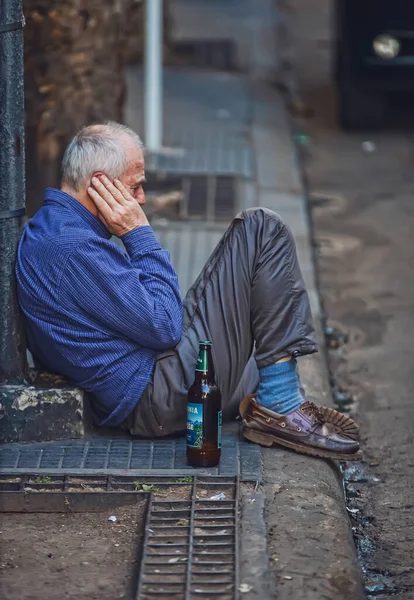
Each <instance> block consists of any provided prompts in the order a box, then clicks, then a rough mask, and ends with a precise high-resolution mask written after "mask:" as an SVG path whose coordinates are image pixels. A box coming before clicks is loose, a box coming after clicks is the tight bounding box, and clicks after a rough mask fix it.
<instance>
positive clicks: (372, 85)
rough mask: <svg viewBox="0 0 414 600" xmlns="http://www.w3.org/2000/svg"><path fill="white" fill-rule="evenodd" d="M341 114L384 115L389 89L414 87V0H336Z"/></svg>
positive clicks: (352, 121)
mask: <svg viewBox="0 0 414 600" xmlns="http://www.w3.org/2000/svg"><path fill="white" fill-rule="evenodd" d="M334 39H335V49H334V51H335V71H336V81H337V85H338V102H339V120H340V124H341V125H342V127H344V128H345V129H360V128H365V127H375V126H377V125H380V124H381V122H382V121H383V119H384V117H385V115H386V110H387V104H388V95H389V93H390V92H394V91H395V92H401V91H406V90H411V91H414V0H334Z"/></svg>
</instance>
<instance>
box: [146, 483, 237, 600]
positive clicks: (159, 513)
mask: <svg viewBox="0 0 414 600" xmlns="http://www.w3.org/2000/svg"><path fill="white" fill-rule="evenodd" d="M238 492H239V486H238V481H237V479H225V480H224V479H221V480H216V481H214V479H212V478H204V479H203V478H196V477H195V478H194V481H193V487H192V494H191V499H190V500H183V501H180V500H177V501H172V502H165V501H163V502H160V501H158V500H154V499H153V497H152V498H151V500H150V505H149V509H148V513H147V522H146V527H145V539H144V549H143V556H142V562H141V569H140V575H139V580H138V594H137V598H138V599H139V600H153V599H160V598H165V599H166V600H167V599H168V600H190V599H192V598H202V599H204V600H207V599H210V600H211V599H212V598H214V599H217V600H234V598H237V595H238V587H239V586H238V579H239V573H238V563H239V557H238V526H239V524H238Z"/></svg>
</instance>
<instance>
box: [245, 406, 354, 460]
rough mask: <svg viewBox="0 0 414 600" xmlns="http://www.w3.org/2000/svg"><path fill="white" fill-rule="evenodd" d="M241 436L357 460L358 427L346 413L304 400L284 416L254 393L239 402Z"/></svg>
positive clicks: (333, 456)
mask: <svg viewBox="0 0 414 600" xmlns="http://www.w3.org/2000/svg"><path fill="white" fill-rule="evenodd" d="M240 416H241V418H242V422H243V429H242V434H243V436H244V437H245V438H247V439H248V440H250V441H252V442H256V444H260V445H262V446H268V447H270V446H273V444H278V445H280V446H285V447H286V448H291V449H292V450H296V452H300V453H301V454H310V455H311V456H320V457H322V458H333V459H336V460H359V459H360V458H361V457H362V452H361V451H360V450H359V442H358V426H357V425H356V423H355V422H354V421H353V420H352V419H351V418H350V417H347V416H346V415H343V414H342V413H340V412H338V411H336V410H333V409H332V408H325V407H321V408H318V407H317V406H316V405H315V404H313V402H305V403H304V404H302V406H300V407H299V408H298V409H296V410H294V411H293V412H291V413H289V414H287V415H279V414H278V413H275V412H273V411H272V410H269V409H267V408H265V407H264V406H261V405H260V404H258V403H257V402H256V400H255V395H254V394H252V395H250V396H246V397H245V398H244V399H243V400H242V401H241V403H240Z"/></svg>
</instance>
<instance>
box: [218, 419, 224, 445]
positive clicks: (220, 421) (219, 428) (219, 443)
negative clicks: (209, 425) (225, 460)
mask: <svg viewBox="0 0 414 600" xmlns="http://www.w3.org/2000/svg"><path fill="white" fill-rule="evenodd" d="M222 423H223V411H221V410H219V412H218V415H217V448H221V426H222Z"/></svg>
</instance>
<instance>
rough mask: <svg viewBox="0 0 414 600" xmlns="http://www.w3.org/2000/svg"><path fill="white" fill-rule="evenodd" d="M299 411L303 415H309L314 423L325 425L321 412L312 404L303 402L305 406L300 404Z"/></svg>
mask: <svg viewBox="0 0 414 600" xmlns="http://www.w3.org/2000/svg"><path fill="white" fill-rule="evenodd" d="M301 410H302V411H303V412H304V413H305V414H307V415H309V416H310V417H311V418H312V419H313V421H314V422H315V423H320V425H323V424H324V423H326V419H325V417H324V415H323V413H322V411H321V410H320V408H319V407H318V406H316V404H314V403H313V402H309V401H307V402H305V404H302V406H301Z"/></svg>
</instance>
